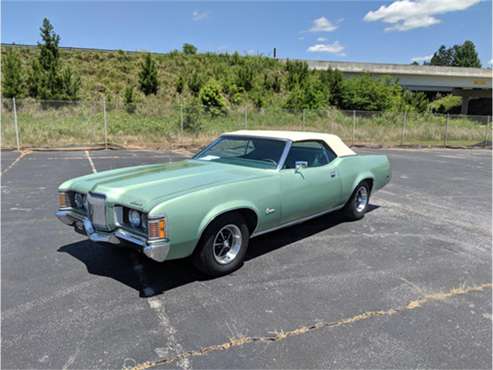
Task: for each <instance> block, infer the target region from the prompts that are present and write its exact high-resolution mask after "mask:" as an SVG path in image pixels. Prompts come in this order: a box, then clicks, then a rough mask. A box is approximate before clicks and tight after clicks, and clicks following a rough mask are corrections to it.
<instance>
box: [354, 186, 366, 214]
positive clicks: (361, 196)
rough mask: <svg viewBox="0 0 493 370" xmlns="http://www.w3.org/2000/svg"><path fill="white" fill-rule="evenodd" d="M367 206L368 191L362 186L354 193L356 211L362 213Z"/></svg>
mask: <svg viewBox="0 0 493 370" xmlns="http://www.w3.org/2000/svg"><path fill="white" fill-rule="evenodd" d="M367 204H368V190H367V189H366V188H365V187H364V186H362V187H360V188H359V189H358V191H357V193H356V211H358V212H362V211H363V210H364V209H365V208H366V205H367Z"/></svg>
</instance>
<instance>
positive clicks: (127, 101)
mask: <svg viewBox="0 0 493 370" xmlns="http://www.w3.org/2000/svg"><path fill="white" fill-rule="evenodd" d="M123 106H124V107H125V110H126V111H127V112H128V113H134V112H135V110H136V109H137V104H136V103H135V97H134V87H133V86H132V85H128V86H127V87H126V88H125V90H124V91H123Z"/></svg>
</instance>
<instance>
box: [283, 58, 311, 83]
mask: <svg viewBox="0 0 493 370" xmlns="http://www.w3.org/2000/svg"><path fill="white" fill-rule="evenodd" d="M286 72H287V73H288V76H287V82H286V84H287V88H288V90H292V89H293V88H294V87H295V86H297V85H299V86H303V85H304V83H305V81H306V79H307V78H308V75H309V70H308V64H307V63H306V62H301V61H296V60H295V61H290V60H288V61H287V62H286Z"/></svg>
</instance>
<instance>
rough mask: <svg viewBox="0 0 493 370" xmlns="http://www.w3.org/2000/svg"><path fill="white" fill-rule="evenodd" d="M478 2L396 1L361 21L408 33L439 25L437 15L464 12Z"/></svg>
mask: <svg viewBox="0 0 493 370" xmlns="http://www.w3.org/2000/svg"><path fill="white" fill-rule="evenodd" d="M479 2H480V0H397V1H394V2H393V3H392V4H390V5H382V6H381V7H380V8H378V9H377V10H375V11H371V12H368V13H367V14H366V15H365V17H364V18H363V19H364V20H365V21H367V22H376V21H381V22H384V23H388V24H390V26H389V27H386V28H385V31H409V30H412V29H414V28H422V27H430V26H432V25H434V24H437V23H440V22H441V20H440V19H438V18H437V17H436V16H437V15H440V14H445V13H449V12H455V11H460V10H465V9H467V8H469V7H471V6H473V5H475V4H477V3H479Z"/></svg>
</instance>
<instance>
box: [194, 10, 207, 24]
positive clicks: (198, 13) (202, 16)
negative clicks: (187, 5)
mask: <svg viewBox="0 0 493 370" xmlns="http://www.w3.org/2000/svg"><path fill="white" fill-rule="evenodd" d="M208 17H209V13H207V12H201V11H198V10H195V11H194V12H193V13H192V20H194V21H195V22H197V21H202V20H204V19H207V18H208Z"/></svg>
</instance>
